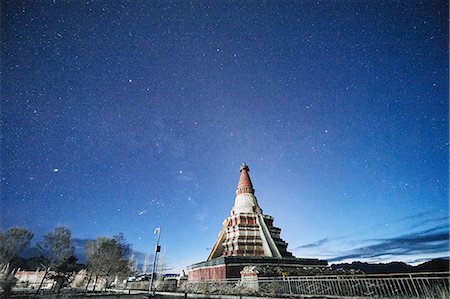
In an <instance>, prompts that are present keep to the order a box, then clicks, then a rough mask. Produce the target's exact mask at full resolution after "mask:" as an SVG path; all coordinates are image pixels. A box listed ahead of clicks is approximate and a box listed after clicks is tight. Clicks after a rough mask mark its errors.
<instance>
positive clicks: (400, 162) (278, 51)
mask: <svg viewBox="0 0 450 299" xmlns="http://www.w3.org/2000/svg"><path fill="white" fill-rule="evenodd" d="M1 46H2V48H1V206H0V228H1V229H2V230H3V229H7V228H9V227H14V226H21V227H26V228H28V229H30V230H31V231H33V232H34V233H35V235H36V236H42V235H43V234H45V233H47V232H49V231H50V230H52V229H53V228H54V227H55V226H57V225H66V226H68V227H69V228H70V229H71V230H72V233H73V236H74V238H77V239H80V240H85V239H93V238H95V237H98V236H113V235H115V234H118V233H123V234H124V236H125V238H126V239H127V240H128V241H129V242H131V243H132V244H133V248H134V249H135V250H136V251H139V252H143V253H145V252H148V251H150V250H152V249H151V248H153V247H154V244H155V240H156V239H155V236H154V234H153V231H154V229H155V228H156V227H161V244H162V247H163V249H162V250H163V255H164V257H165V260H166V262H167V263H168V264H169V265H170V267H172V268H173V269H182V268H184V267H185V266H186V265H188V264H190V263H193V262H199V261H202V260H205V259H206V258H207V256H208V254H209V251H210V249H211V247H212V246H213V244H214V242H215V240H216V237H217V234H218V233H219V231H220V229H221V225H222V222H223V220H224V219H225V218H226V217H227V216H228V215H229V213H230V210H231V208H232V206H233V204H234V198H235V190H236V185H237V181H238V177H239V166H240V164H241V163H242V162H244V161H245V162H246V163H247V164H248V165H249V167H250V175H251V178H252V181H253V184H254V188H255V190H256V196H257V198H258V201H259V203H260V205H261V207H262V209H263V210H264V212H265V213H266V214H269V215H271V216H274V217H275V225H276V226H279V227H281V229H282V231H281V236H282V238H283V239H285V240H286V241H287V242H288V243H289V247H288V249H289V250H290V251H292V252H293V253H294V255H296V256H298V257H316V258H326V259H328V260H329V261H330V262H341V261H352V260H361V261H372V262H386V261H391V260H400V261H405V262H409V263H417V262H419V261H423V260H427V259H429V258H433V257H441V256H448V250H449V241H448V240H449V237H448V231H449V225H448V213H449V202H448V195H449V193H448V186H449V177H448V167H449V165H448V154H449V152H448V148H449V147H448V145H449V143H448V125H449V118H448V92H449V90H448V84H449V82H448V71H449V69H448V3H447V1H423V2H422V1H402V2H391V1H364V0H363V1H306V0H305V1H294V2H291V1H264V2H263V1H234V2H228V1H193V2H188V1H174V2H171V1H139V0H138V1H106V0H102V1H81V0H80V1H78V0H77V1H61V0H54V1H7V0H2V1H1Z"/></svg>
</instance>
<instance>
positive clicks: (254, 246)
mask: <svg viewBox="0 0 450 299" xmlns="http://www.w3.org/2000/svg"><path fill="white" fill-rule="evenodd" d="M249 171H250V169H249V168H248V166H247V165H246V164H245V163H244V164H243V165H242V166H241V169H240V172H241V174H240V177H239V182H238V186H237V190H236V199H235V201H234V207H233V208H232V209H231V216H230V217H228V218H227V219H225V221H224V226H223V228H222V230H221V232H220V233H219V237H218V239H217V241H216V243H215V245H214V247H213V250H212V252H211V254H210V255H209V257H208V260H211V259H214V258H217V257H221V256H257V257H277V258H282V257H283V258H293V256H292V254H291V253H290V252H288V251H287V250H286V249H287V243H286V242H284V241H283V240H282V239H281V238H280V231H281V229H279V228H278V227H275V226H273V217H271V216H268V215H264V214H263V211H262V209H261V207H260V206H259V204H258V201H257V199H256V196H255V189H253V184H252V181H251V179H250V176H249Z"/></svg>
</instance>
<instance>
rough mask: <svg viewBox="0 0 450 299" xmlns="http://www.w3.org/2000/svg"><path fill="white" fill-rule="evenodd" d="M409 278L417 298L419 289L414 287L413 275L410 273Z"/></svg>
mask: <svg viewBox="0 0 450 299" xmlns="http://www.w3.org/2000/svg"><path fill="white" fill-rule="evenodd" d="M409 279H411V284H412V285H413V287H414V291H415V292H416V296H417V298H419V297H420V295H419V291H417V287H416V284H415V283H414V279H413V277H412V275H411V274H409Z"/></svg>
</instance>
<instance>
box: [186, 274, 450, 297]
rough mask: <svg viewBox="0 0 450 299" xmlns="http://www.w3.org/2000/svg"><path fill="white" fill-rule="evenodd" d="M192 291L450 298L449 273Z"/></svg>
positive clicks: (218, 285)
mask: <svg viewBox="0 0 450 299" xmlns="http://www.w3.org/2000/svg"><path fill="white" fill-rule="evenodd" d="M186 287H187V288H188V289H189V291H191V292H196V293H206V294H233V295H243V294H247V295H263V296H271V297H290V296H324V297H377V298H450V297H449V292H450V289H449V273H448V272H444V273H405V274H390V275H333V276H329V275H327V276H296V277H276V278H273V277H271V278H268V277H266V278H264V277H254V278H251V277H250V278H247V279H227V280H219V281H217V280H216V281H197V282H189V283H188V285H187V286H186Z"/></svg>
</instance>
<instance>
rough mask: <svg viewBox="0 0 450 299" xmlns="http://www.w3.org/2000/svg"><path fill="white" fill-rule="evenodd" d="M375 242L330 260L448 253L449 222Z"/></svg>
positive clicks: (375, 240)
mask: <svg viewBox="0 0 450 299" xmlns="http://www.w3.org/2000/svg"><path fill="white" fill-rule="evenodd" d="M372 241H374V242H375V243H374V244H371V245H368V246H363V247H359V248H355V249H351V250H349V251H347V252H342V253H341V254H340V255H338V256H336V257H334V258H330V259H328V261H329V262H339V261H343V260H346V259H367V258H377V257H383V256H385V257H386V256H407V255H413V254H422V255H423V254H436V253H442V254H444V255H446V254H447V255H448V251H449V227H448V224H445V225H439V226H436V227H433V228H430V229H426V230H422V231H420V232H416V233H411V234H405V235H402V236H398V237H394V238H386V239H374V240H372Z"/></svg>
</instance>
